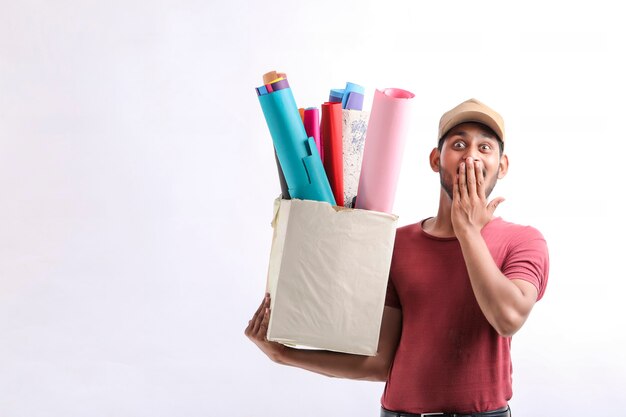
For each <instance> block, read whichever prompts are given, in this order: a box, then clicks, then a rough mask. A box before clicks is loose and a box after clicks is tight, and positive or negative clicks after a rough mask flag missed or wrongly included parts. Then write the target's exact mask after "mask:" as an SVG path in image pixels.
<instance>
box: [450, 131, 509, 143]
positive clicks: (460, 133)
mask: <svg viewBox="0 0 626 417" xmlns="http://www.w3.org/2000/svg"><path fill="white" fill-rule="evenodd" d="M450 136H463V137H465V136H467V132H466V131H465V130H459V131H456V132H453V133H452V134H450ZM480 136H482V137H484V138H488V139H493V140H495V141H497V140H498V139H497V137H496V136H495V135H493V134H491V133H490V132H488V131H486V130H484V131H481V132H480Z"/></svg>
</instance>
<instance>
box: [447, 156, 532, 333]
mask: <svg viewBox="0 0 626 417" xmlns="http://www.w3.org/2000/svg"><path fill="white" fill-rule="evenodd" d="M481 172H482V170H481V167H480V163H479V162H477V161H472V160H471V159H469V160H468V161H467V163H465V164H462V165H461V167H460V169H459V177H458V180H457V181H456V182H455V184H454V190H453V203H452V224H453V227H454V232H455V234H456V236H457V238H458V239H459V242H460V244H461V250H462V252H463V258H464V259H465V264H466V266H467V271H468V273H469V277H470V281H471V284H472V289H473V291H474V295H475V296H476V300H477V301H478V304H479V306H480V309H481V310H482V312H483V314H484V315H485V317H486V318H487V320H488V321H489V323H491V325H492V326H493V327H494V329H496V331H497V332H498V333H499V334H500V335H502V336H512V335H513V334H514V333H515V332H517V331H518V330H519V329H520V328H521V327H522V325H523V324H524V322H525V321H526V319H527V318H528V316H529V315H530V311H531V310H532V308H533V306H534V305H535V302H536V301H537V289H536V288H535V286H534V285H533V284H531V283H529V282H527V281H524V280H520V279H512V280H510V279H508V278H507V277H506V276H505V275H504V274H503V273H502V272H501V271H500V269H499V268H498V266H497V265H496V263H495V262H494V260H493V258H492V257H491V253H490V252H489V248H488V247H487V244H486V242H485V240H484V239H483V237H482V235H481V233H480V231H481V229H482V228H483V227H484V225H485V224H487V223H488V222H489V220H491V218H492V217H493V212H494V211H495V209H496V207H497V206H498V204H499V203H500V202H501V201H502V199H501V198H499V199H495V200H494V201H492V202H491V203H489V204H487V202H486V197H485V184H484V177H483V175H481Z"/></svg>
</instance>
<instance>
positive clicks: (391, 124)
mask: <svg viewBox="0 0 626 417" xmlns="http://www.w3.org/2000/svg"><path fill="white" fill-rule="evenodd" d="M261 97H264V96H261ZM413 97H415V94H413V93H411V92H409V91H406V90H401V89H398V88H387V89H385V90H383V91H380V90H376V92H375V94H374V99H373V102H372V110H371V112H370V118H369V121H368V124H367V140H366V141H365V147H364V149H363V163H362V166H361V175H360V178H359V188H358V192H357V198H356V207H357V208H360V209H366V210H374V211H381V212H385V213H391V212H392V210H393V203H394V199H395V194H396V188H397V183H398V176H399V174H400V166H401V163H402V154H403V152H404V145H405V143H406V133H407V130H408V121H409V111H410V109H411V103H412V102H413V100H411V99H412V98H413Z"/></svg>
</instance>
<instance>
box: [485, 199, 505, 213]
mask: <svg viewBox="0 0 626 417" xmlns="http://www.w3.org/2000/svg"><path fill="white" fill-rule="evenodd" d="M503 201H504V198H503V197H497V198H494V199H493V200H491V202H490V203H489V204H487V211H489V213H490V214H493V212H494V211H496V209H497V208H498V206H499V205H500V203H502V202H503Z"/></svg>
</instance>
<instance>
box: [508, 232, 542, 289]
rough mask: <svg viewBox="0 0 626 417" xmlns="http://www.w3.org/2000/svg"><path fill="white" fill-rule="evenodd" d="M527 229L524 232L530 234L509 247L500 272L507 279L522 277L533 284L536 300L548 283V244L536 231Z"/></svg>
mask: <svg viewBox="0 0 626 417" xmlns="http://www.w3.org/2000/svg"><path fill="white" fill-rule="evenodd" d="M528 229H531V230H528ZM528 229H527V230H526V233H525V234H530V235H531V236H527V239H524V240H521V239H520V240H518V242H517V243H516V244H515V245H514V246H513V247H512V248H511V250H510V252H509V254H508V255H507V257H506V259H505V262H504V265H503V268H502V273H503V274H504V275H505V276H506V277H507V278H509V279H522V280H524V281H528V282H530V283H531V284H533V285H534V286H535V287H536V288H537V300H540V299H541V298H542V297H543V294H544V293H545V290H546V285H547V283H548V273H549V269H550V260H549V255H548V245H547V243H546V241H545V239H544V238H543V236H541V234H540V233H539V232H538V231H536V230H535V229H532V228H528Z"/></svg>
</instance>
